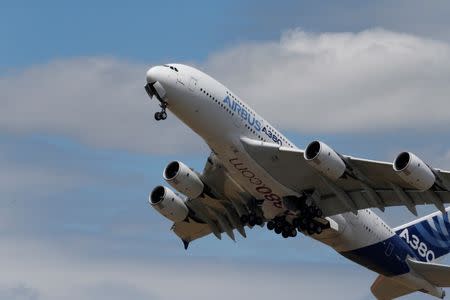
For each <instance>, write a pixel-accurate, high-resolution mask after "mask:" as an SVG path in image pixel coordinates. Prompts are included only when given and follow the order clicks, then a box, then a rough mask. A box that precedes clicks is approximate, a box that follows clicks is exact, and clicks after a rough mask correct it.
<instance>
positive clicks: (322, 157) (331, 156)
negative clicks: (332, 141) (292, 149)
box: [303, 141, 347, 180]
mask: <svg viewBox="0 0 450 300" xmlns="http://www.w3.org/2000/svg"><path fill="white" fill-rule="evenodd" d="M303 156H304V157H305V160H306V162H307V163H308V164H310V165H311V166H312V167H313V168H314V169H316V170H317V171H319V172H320V173H322V174H323V175H325V176H327V177H328V178H330V179H332V180H337V179H338V178H340V177H341V176H342V175H344V172H345V170H346V168H347V167H346V166H345V163H344V161H343V160H342V158H341V157H340V156H339V155H338V154H337V153H336V152H335V151H334V150H333V149H331V147H330V146H328V145H327V144H325V143H322V142H320V141H314V142H311V143H310V144H309V145H308V147H306V150H305V153H304V154H303Z"/></svg>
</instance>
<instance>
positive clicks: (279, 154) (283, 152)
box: [241, 138, 450, 216]
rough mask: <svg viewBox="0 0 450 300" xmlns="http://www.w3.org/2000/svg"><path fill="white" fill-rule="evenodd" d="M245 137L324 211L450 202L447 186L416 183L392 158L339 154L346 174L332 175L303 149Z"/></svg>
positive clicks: (253, 151) (280, 176) (252, 150)
mask: <svg viewBox="0 0 450 300" xmlns="http://www.w3.org/2000/svg"><path fill="white" fill-rule="evenodd" d="M241 141H242V143H243V145H244V147H245V149H246V151H247V152H248V153H249V154H250V155H251V157H252V158H253V159H254V160H255V161H256V162H257V163H258V164H259V165H260V166H262V167H263V168H264V169H265V170H266V171H267V172H268V173H269V174H270V175H271V176H272V177H273V178H274V179H276V180H277V181H278V182H280V183H281V184H283V185H285V186H286V187H288V188H290V189H291V190H293V191H296V192H299V193H307V194H308V193H309V194H310V196H311V198H312V199H313V200H314V201H315V202H316V205H318V206H319V207H320V208H321V209H322V211H323V212H324V215H325V216H331V215H335V214H339V213H345V212H354V213H356V211H357V210H360V209H365V208H371V207H378V208H380V209H381V210H384V208H385V207H388V206H400V205H404V206H406V207H407V208H408V209H409V210H410V211H411V212H412V213H414V214H416V215H417V211H416V208H415V206H416V205H420V204H434V205H436V206H437V207H438V208H439V209H440V210H441V211H445V207H444V205H443V203H450V192H449V191H448V190H447V189H434V190H427V191H419V190H417V189H414V188H413V187H412V186H411V185H410V184H408V183H406V181H404V180H403V179H402V178H401V177H399V175H398V174H397V173H396V172H395V171H394V169H393V166H392V164H391V163H387V162H379V161H372V160H366V159H361V158H354V157H351V156H340V157H341V158H342V159H343V161H345V165H346V170H347V171H346V174H347V175H346V176H342V177H341V178H339V179H337V180H330V179H328V178H327V177H326V176H324V175H322V173H320V172H318V171H317V170H316V169H315V168H313V167H312V166H311V165H310V164H309V163H308V162H307V161H306V160H305V158H304V151H303V150H299V149H291V148H286V147H280V146H279V145H278V144H272V143H265V142H260V141H255V140H251V139H248V138H242V139H241ZM434 172H435V174H436V175H437V178H438V179H439V180H440V181H442V182H443V183H445V182H448V180H449V179H450V174H449V173H448V172H444V171H441V170H437V169H436V170H434ZM443 185H444V184H443ZM447 186H448V185H447Z"/></svg>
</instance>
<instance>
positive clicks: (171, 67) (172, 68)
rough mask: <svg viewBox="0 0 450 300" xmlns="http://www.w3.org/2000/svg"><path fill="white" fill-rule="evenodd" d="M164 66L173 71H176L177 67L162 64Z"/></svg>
mask: <svg viewBox="0 0 450 300" xmlns="http://www.w3.org/2000/svg"><path fill="white" fill-rule="evenodd" d="M163 66H164V67H167V68H170V69H171V70H174V71H175V72H178V69H177V68H175V67H174V66H169V65H163Z"/></svg>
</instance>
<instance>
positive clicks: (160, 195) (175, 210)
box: [148, 185, 189, 222]
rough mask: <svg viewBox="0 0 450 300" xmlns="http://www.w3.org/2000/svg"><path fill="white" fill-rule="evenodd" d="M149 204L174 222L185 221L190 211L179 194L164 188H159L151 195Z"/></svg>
mask: <svg viewBox="0 0 450 300" xmlns="http://www.w3.org/2000/svg"><path fill="white" fill-rule="evenodd" d="M148 202H149V203H150V205H151V206H152V207H153V208H154V209H156V210H157V211H158V212H159V213H160V214H162V215H163V216H164V217H166V218H167V219H169V220H172V221H174V222H181V221H183V220H185V219H186V218H187V216H188V214H189V209H188V208H187V206H186V204H185V203H184V201H183V199H181V198H180V197H179V196H178V195H177V194H175V193H174V192H173V191H172V190H171V189H168V188H166V187H164V186H161V185H159V186H157V187H155V188H154V189H153V191H152V192H151V193H150V196H149V199H148Z"/></svg>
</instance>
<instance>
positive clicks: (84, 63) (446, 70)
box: [0, 29, 450, 153]
mask: <svg viewBox="0 0 450 300" xmlns="http://www.w3.org/2000/svg"><path fill="white" fill-rule="evenodd" d="M147 68H148V66H145V65H139V64H133V63H128V62H124V61H120V60H117V59H113V58H79V59H70V60H60V61H54V62H51V63H48V64H46V65H39V66H34V67H31V68H29V69H26V70H24V71H23V72H19V73H16V74H6V75H3V77H1V78H0V90H1V98H0V108H1V109H0V130H1V131H3V132H5V131H9V132H13V133H22V132H45V133H51V134H62V135H66V136H71V137H73V138H76V139H78V140H80V141H82V142H84V143H87V144H90V145H94V146H101V147H111V148H119V149H126V150H132V151H139V152H147V153H167V152H172V153H173V152H179V151H192V150H198V149H199V147H201V146H200V145H202V143H201V141H200V139H199V138H196V137H195V134H193V133H192V132H191V131H190V129H188V128H186V126H184V125H183V124H182V123H181V122H180V121H178V120H176V118H175V117H171V118H170V119H169V120H168V121H166V122H161V123H157V122H156V121H154V120H153V112H154V111H155V110H156V109H157V104H156V102H151V101H149V99H148V97H147V95H146V94H145V92H144V90H143V84H144V81H145V78H144V77H145V76H144V74H145V71H146V69H147ZM201 68H202V69H205V70H206V71H208V72H210V73H212V74H213V75H214V76H215V77H216V78H217V79H218V80H220V81H223V82H224V83H225V84H226V85H227V86H228V87H229V88H231V89H232V90H234V91H236V92H237V93H238V94H239V95H240V96H241V97H242V98H243V99H244V100H245V101H247V102H249V103H250V104H251V105H252V106H253V107H254V108H255V109H256V110H257V111H259V112H260V113H261V114H262V115H263V116H264V117H267V118H268V119H269V120H272V121H274V124H276V125H281V126H282V127H283V128H284V129H289V130H294V131H298V132H301V133H313V134H314V133H317V134H318V133H335V132H343V133H348V132H356V131H357V132H370V131H375V130H377V131H382V130H385V131H390V130H393V129H398V128H400V129H401V128H403V129H404V128H407V129H410V130H414V129H418V128H420V129H424V128H425V129H433V130H436V129H441V128H446V126H448V125H450V104H449V103H450V102H449V101H448V95H450V46H449V44H447V43H445V42H439V41H434V40H427V39H424V38H421V37H417V36H413V35H408V34H401V33H395V32H389V31H386V30H381V29H376V30H368V31H363V32H360V33H322V34H312V33H306V32H303V31H300V30H293V31H290V32H288V33H285V34H284V35H283V36H282V38H281V39H280V40H279V41H271V42H255V43H247V44H241V45H237V46H235V47H232V48H230V49H227V50H224V51H222V52H218V53H216V54H213V55H212V56H211V57H210V58H209V59H208V60H207V61H206V62H205V63H203V64H202V65H201ZM201 149H205V148H201Z"/></svg>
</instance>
